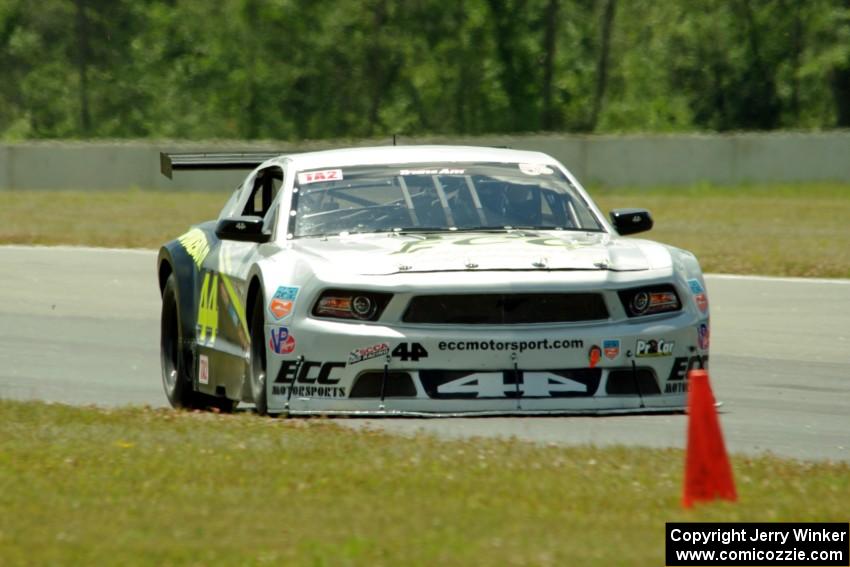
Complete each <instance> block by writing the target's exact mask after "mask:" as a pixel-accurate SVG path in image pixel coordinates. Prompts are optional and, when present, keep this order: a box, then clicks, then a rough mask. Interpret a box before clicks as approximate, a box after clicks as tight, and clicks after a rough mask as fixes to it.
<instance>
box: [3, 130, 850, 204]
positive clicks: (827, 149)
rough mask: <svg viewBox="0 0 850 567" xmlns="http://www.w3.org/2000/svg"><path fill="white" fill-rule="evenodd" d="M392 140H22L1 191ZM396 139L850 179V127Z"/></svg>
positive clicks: (618, 166)
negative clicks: (192, 162)
mask: <svg viewBox="0 0 850 567" xmlns="http://www.w3.org/2000/svg"><path fill="white" fill-rule="evenodd" d="M386 143H388V140H386V139H381V140H358V141H354V142H352V141H345V142H311V143H304V144H300V145H296V144H286V143H276V142H262V143H245V142H197V143H190V142H173V141H163V142H148V141H145V142H126V141H117V142H90V143H88V142H28V143H20V144H5V145H0V190H9V189H22V190H37V189H98V190H110V189H128V188H140V189H163V190H195V191H197V190H209V191H230V190H231V189H233V188H234V187H235V186H236V185H237V184H238V183H239V182H240V181H241V179H242V178H243V177H244V175H245V174H244V173H243V172H177V173H175V176H174V180H169V179H167V178H166V177H164V176H162V175H161V174H160V171H159V152H160V151H166V152H169V151H172V152H175V151H179V152H201V151H249V150H259V151H269V150H279V151H282V152H285V151H304V150H312V149H324V148H331V147H344V146H352V145H382V144H386ZM399 143H404V144H422V143H450V144H472V145H483V146H508V147H511V148H517V149H529V150H538V151H543V152H546V153H548V154H551V155H553V156H554V157H556V158H557V159H559V160H560V161H561V162H563V163H564V164H565V165H566V166H567V167H568V168H569V169H570V170H571V171H572V172H573V173H574V174H575V175H576V176H577V177H578V178H579V180H580V181H582V182H583V183H585V184H591V185H606V186H612V187H619V186H638V187H646V186H656V185H690V184H694V183H700V182H710V183H715V184H719V185H729V184H737V183H768V182H812V181H841V182H847V183H850V132H847V131H838V132H829V133H807V134H803V133H787V132H785V133H769V134H752V133H747V134H732V135H641V136H638V135H629V136H561V135H530V136H487V137H441V138H436V137H435V138H408V137H404V138H402V139H400V141H399Z"/></svg>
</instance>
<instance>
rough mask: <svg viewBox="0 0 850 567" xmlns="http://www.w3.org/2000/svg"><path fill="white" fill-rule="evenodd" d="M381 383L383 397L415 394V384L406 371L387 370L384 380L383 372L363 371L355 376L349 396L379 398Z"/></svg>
mask: <svg viewBox="0 0 850 567" xmlns="http://www.w3.org/2000/svg"><path fill="white" fill-rule="evenodd" d="M381 383H383V384H384V397H385V398H410V397H414V396H416V386H415V385H414V384H413V379H412V378H411V377H410V374H408V373H407V372H388V373H387V377H386V381H385V380H384V373H383V372H364V373H363V374H361V375H360V376H358V377H357V380H356V381H355V382H354V387H352V388H351V394H350V396H349V397H351V398H380V397H381Z"/></svg>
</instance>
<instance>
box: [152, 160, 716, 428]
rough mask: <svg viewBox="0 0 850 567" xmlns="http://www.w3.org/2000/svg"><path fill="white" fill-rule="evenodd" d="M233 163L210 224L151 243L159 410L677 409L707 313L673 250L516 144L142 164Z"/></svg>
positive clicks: (645, 222) (705, 340)
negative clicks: (161, 391) (230, 185)
mask: <svg viewBox="0 0 850 567" xmlns="http://www.w3.org/2000/svg"><path fill="white" fill-rule="evenodd" d="M161 161H162V169H163V173H165V174H166V175H168V176H171V174H172V171H173V170H180V169H237V168H244V169H246V170H247V169H251V172H250V174H248V176H247V177H246V178H245V180H244V182H243V183H242V184H241V185H240V186H239V187H238V188H236V190H235V191H234V192H233V194H232V196H231V197H230V199H229V200H228V201H227V203H226V204H225V205H224V208H223V209H222V210H221V214H220V215H219V217H218V219H217V220H214V221H210V222H206V223H203V224H199V225H197V226H195V227H193V228H191V229H190V230H189V231H188V232H186V233H185V234H183V235H182V236H180V237H179V238H177V239H175V240H173V241H171V242H169V243H167V244H165V245H164V246H163V247H162V248H161V250H160V252H159V257H158V276H159V286H160V290H161V292H162V322H161V359H162V379H163V385H164V388H165V393H166V395H167V397H168V400H169V402H170V403H171V404H172V405H173V406H175V407H187V408H204V407H213V408H218V409H219V410H223V411H229V410H231V409H233V408H234V407H235V405H236V404H237V403H238V402H240V401H242V402H250V403H253V404H254V406H255V407H256V410H257V412H259V413H260V414H266V413H269V414H290V415H297V414H316V413H319V414H354V415H360V414H364V415H487V414H546V413H594V414H602V413H625V412H648V411H680V410H683V409H684V406H685V397H686V391H687V372H688V370H690V369H692V368H702V367H705V365H706V364H707V360H708V348H709V307H708V299H707V295H706V290H705V284H704V281H703V276H702V273H701V271H700V267H699V264H698V262H697V260H696V258H695V257H694V255H693V254H691V253H690V252H687V251H685V250H681V249H678V248H674V247H671V246H666V245H663V244H658V243H656V242H652V241H649V240H640V239H633V238H625V237H624V236H625V235H627V234H632V233H637V232H641V231H645V230H648V229H650V228H651V227H652V218H651V216H650V214H649V212H648V211H646V210H643V209H619V210H614V211H612V212H611V214H610V222H609V221H608V220H607V219H606V218H605V216H604V215H603V214H602V213H601V212H600V211H599V209H598V208H597V206H596V205H595V204H594V203H593V201H592V200H591V198H590V197H589V196H588V194H587V192H586V191H585V190H584V189H583V188H582V186H581V185H580V184H579V182H578V181H577V180H576V179H575V178H574V177H573V175H572V174H571V173H570V172H569V171H568V170H567V169H566V168H565V167H564V166H563V165H561V164H560V163H558V162H557V161H556V160H555V159H554V158H552V157H550V156H548V155H545V154H542V153H537V152H529V151H516V150H509V149H495V148H480V147H450V146H398V147H395V146H387V147H374V148H352V149H343V150H328V151H318V152H311V153H301V154H290V155H263V154H255V153H248V154H170V155H166V154H163V155H162V156H161Z"/></svg>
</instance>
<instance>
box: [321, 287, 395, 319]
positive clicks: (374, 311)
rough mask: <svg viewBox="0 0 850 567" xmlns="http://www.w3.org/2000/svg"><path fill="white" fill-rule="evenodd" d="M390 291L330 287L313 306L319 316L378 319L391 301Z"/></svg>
mask: <svg viewBox="0 0 850 567" xmlns="http://www.w3.org/2000/svg"><path fill="white" fill-rule="evenodd" d="M391 297H392V295H391V294H389V293H375V292H372V291H347V290H340V289H329V290H326V291H324V292H323V293H322V295H321V296H320V297H319V300H318V301H317V302H316V305H315V306H314V307H313V315H316V316H317V317H333V318H336V319H356V320H360V321H377V320H378V318H379V317H380V316H381V313H382V312H383V311H384V308H385V307H386V306H387V303H389V302H390V298H391Z"/></svg>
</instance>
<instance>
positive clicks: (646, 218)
mask: <svg viewBox="0 0 850 567" xmlns="http://www.w3.org/2000/svg"><path fill="white" fill-rule="evenodd" d="M609 216H610V217H611V223H612V224H613V225H614V228H616V229H617V232H619V233H620V235H621V236H625V235H627V234H635V233H637V232H644V231H647V230H649V229H650V228H652V215H650V214H649V211H647V210H646V209H614V210H613V211H611V212H610V213H609Z"/></svg>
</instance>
